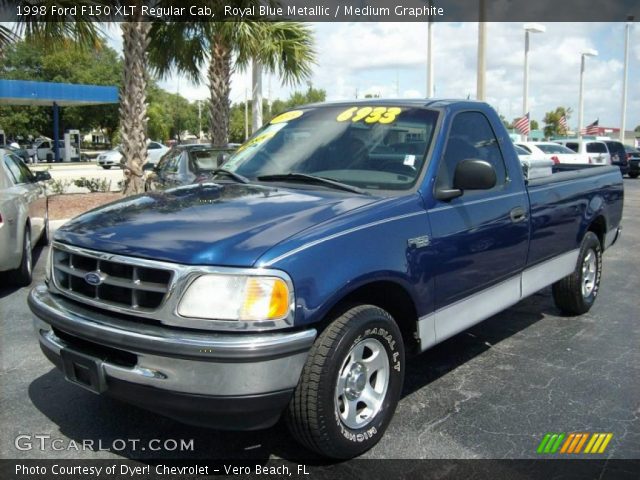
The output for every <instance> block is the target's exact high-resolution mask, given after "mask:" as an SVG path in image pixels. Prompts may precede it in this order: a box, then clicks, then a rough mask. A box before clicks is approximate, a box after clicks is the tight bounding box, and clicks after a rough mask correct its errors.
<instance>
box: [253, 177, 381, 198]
mask: <svg viewBox="0 0 640 480" xmlns="http://www.w3.org/2000/svg"><path fill="white" fill-rule="evenodd" d="M258 180H260V181H264V182H300V183H319V184H321V185H326V186H328V187H333V188H336V189H338V190H345V191H347V192H352V193H359V194H360V195H369V193H368V192H366V191H364V190H363V189H361V188H358V187H354V186H353V185H348V184H346V183H342V182H338V181H336V180H331V179H329V178H325V177H317V176H315V175H308V174H306V173H295V172H292V173H278V174H274V175H261V176H259V177H258Z"/></svg>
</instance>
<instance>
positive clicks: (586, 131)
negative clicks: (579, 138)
mask: <svg viewBox="0 0 640 480" xmlns="http://www.w3.org/2000/svg"><path fill="white" fill-rule="evenodd" d="M599 122H600V119H598V120H596V121H595V122H593V123H591V124H589V125H587V126H586V127H585V128H583V129H582V130H580V134H581V135H597V134H598V132H600V127H599V126H598V123H599Z"/></svg>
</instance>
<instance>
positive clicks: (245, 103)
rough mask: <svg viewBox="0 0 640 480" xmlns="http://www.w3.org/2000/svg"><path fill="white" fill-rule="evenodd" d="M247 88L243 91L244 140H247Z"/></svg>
mask: <svg viewBox="0 0 640 480" xmlns="http://www.w3.org/2000/svg"><path fill="white" fill-rule="evenodd" d="M247 91H248V88H246V87H245V89H244V139H245V141H246V140H247V139H248V138H249V101H248V99H247Z"/></svg>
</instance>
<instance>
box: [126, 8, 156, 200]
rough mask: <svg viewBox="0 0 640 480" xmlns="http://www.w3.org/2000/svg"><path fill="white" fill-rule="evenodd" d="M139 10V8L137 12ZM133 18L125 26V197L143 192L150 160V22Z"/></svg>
mask: <svg viewBox="0 0 640 480" xmlns="http://www.w3.org/2000/svg"><path fill="white" fill-rule="evenodd" d="M138 10H140V9H138ZM140 20H141V19H140V18H134V19H131V20H128V21H126V22H123V23H122V38H123V44H122V51H123V53H124V71H123V76H124V77H123V82H122V89H121V91H120V132H121V134H120V136H121V138H122V156H123V160H124V163H125V166H124V169H123V170H124V175H125V181H124V188H123V190H122V193H123V194H124V195H134V194H137V193H142V192H144V182H143V180H142V166H143V165H144V162H145V161H146V159H147V81H148V72H147V53H146V52H147V48H148V47H149V41H150V37H149V31H150V30H151V23H149V22H142V21H140Z"/></svg>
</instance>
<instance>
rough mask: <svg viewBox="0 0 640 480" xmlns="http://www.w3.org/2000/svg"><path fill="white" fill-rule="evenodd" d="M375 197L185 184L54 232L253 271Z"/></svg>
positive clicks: (94, 245)
mask: <svg viewBox="0 0 640 480" xmlns="http://www.w3.org/2000/svg"><path fill="white" fill-rule="evenodd" d="M377 200H379V198H378V197H373V196H365V195H355V194H350V193H346V192H337V191H331V190H321V189H313V190H306V189H305V190H302V189H282V188H273V187H269V186H262V185H245V184H238V183H219V184H218V183H216V184H214V183H205V184H200V185H188V186H185V187H179V188H175V189H172V190H167V191H165V192H151V193H148V194H144V195H138V196H135V197H129V198H125V199H123V200H119V201H117V202H114V203H111V204H109V205H106V206H104V207H100V208H98V209H95V210H92V211H90V212H87V213H85V214H82V215H80V216H79V217H76V218H75V219H73V220H71V221H70V222H68V223H66V224H65V225H64V226H62V227H61V228H60V229H58V230H57V232H56V234H55V240H56V241H60V242H64V243H67V244H70V245H75V246H78V247H84V248H89V249H92V250H98V251H104V252H109V253H116V254H121V255H129V256H135V257H143V258H149V259H154V260H164V261H169V262H175V263H181V264H188V265H222V266H251V265H253V264H254V263H255V262H256V261H257V259H258V258H260V256H261V255H262V254H264V253H265V252H266V251H267V250H269V249H270V248H271V247H273V246H275V245H277V244H278V243H280V242H281V241H283V240H285V239H287V238H288V237H290V236H292V235H294V234H296V233H298V232H301V231H302V230H305V229H307V228H309V227H312V226H314V225H317V224H319V223H322V222H324V221H326V220H329V219H331V218H333V217H335V216H337V215H340V214H343V213H345V212H348V211H349V210H352V209H355V208H358V207H361V206H364V205H367V204H369V203H372V202H375V201H377Z"/></svg>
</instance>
